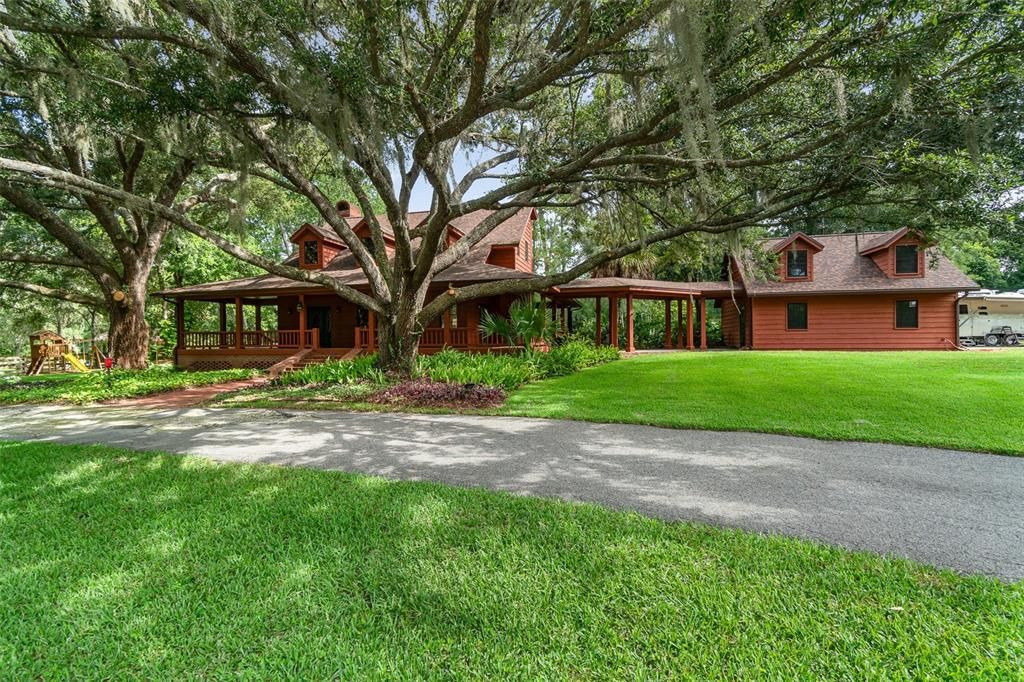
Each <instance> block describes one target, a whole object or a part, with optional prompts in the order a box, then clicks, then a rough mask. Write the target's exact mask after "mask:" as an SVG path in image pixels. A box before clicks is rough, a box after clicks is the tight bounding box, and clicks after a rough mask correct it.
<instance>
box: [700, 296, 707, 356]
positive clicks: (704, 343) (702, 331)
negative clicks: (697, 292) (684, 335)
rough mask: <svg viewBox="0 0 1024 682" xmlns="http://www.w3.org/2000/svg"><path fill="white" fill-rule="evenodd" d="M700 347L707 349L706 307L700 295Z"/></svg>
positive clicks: (705, 301) (705, 302) (704, 300)
mask: <svg viewBox="0 0 1024 682" xmlns="http://www.w3.org/2000/svg"><path fill="white" fill-rule="evenodd" d="M700 349H701V350H707V349H708V307H707V299H706V298H704V297H703V296H701V297H700Z"/></svg>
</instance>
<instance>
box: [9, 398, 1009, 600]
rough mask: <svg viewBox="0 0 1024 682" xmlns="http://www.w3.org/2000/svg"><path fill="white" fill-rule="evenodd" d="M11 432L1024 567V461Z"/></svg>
mask: <svg viewBox="0 0 1024 682" xmlns="http://www.w3.org/2000/svg"><path fill="white" fill-rule="evenodd" d="M0 438H9V439H10V438H14V439H33V440H49V441H55V442H65V443H107V444H110V445H117V446H123V447H126V448H133V449H141V450H166V451H170V452H178V453H194V454H198V455H204V456H207V457H212V458H214V459H218V460H225V461H244V462H262V463H275V464H285V465H297V466H309V467H315V468H322V469H340V470H344V471H356V472H364V473H370V474H378V475H381V476H386V477H389V478H395V479H407V480H431V481H440V482H444V483H452V484H456V485H465V486H479V487H483V488H491V489H494V490H506V491H512V492H517V493H523V494H531V495H539V496H546V497H560V498H564V499H569V500H584V501H588V502H597V503H600V504H603V505H607V506H609V507H615V508H620V509H634V510H637V511H640V512H642V513H644V514H649V515H652V516H657V517H660V518H664V519H670V520H676V519H686V520H693V521H703V522H709V523H714V524H718V525H724V526H734V527H739V528H745V529H749V530H755V531H769V532H778V533H783V534H786V535H792V536H798V537H803V538H810V539H814V540H820V541H823V542H828V543H831V544H836V545H841V546H844V547H849V548H854V549H867V550H873V551H876V552H881V553H887V554H894V555H899V556H907V557H911V558H914V559H917V560H918V561H922V562H925V563H929V564H933V565H938V566H945V567H950V568H953V569H956V570H959V571H962V572H968V573H970V572H976V573H986V574H991V575H996V576H1001V577H1003V578H1006V579H1012V580H1018V579H1020V578H1024V458H1014V457H1003V456H999V455H988V454H975V453H966V452H953V451H946V450H933V449H928V448H911V447H901V446H893V445H877V444H870V443H838V442H825V441H816V440H810V439H805V438H790V437H785V436H771V435H764V434H751V433H716V432H707V431H677V430H670V429H660V428H653V427H644V426H627V425H617V424H588V423H583V422H563V421H547V420H539V419H516V418H494V417H470V416H427V415H392V414H352V413H345V412H298V411H283V410H241V409H210V408H185V409H169V410H138V409H123V408H110V407H92V408H70V407H52V406H46V407H39V406H21V407H13V408H3V409H0Z"/></svg>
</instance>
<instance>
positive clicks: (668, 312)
mask: <svg viewBox="0 0 1024 682" xmlns="http://www.w3.org/2000/svg"><path fill="white" fill-rule="evenodd" d="M662 346H663V347H664V348H671V347H672V299H670V298H666V299H665V342H664V343H663V344H662Z"/></svg>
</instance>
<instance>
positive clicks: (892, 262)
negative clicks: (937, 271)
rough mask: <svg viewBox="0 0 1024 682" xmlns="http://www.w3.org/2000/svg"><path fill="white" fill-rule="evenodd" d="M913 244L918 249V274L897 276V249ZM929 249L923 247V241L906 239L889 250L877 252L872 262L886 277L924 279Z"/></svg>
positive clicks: (872, 257) (873, 255) (872, 256)
mask: <svg viewBox="0 0 1024 682" xmlns="http://www.w3.org/2000/svg"><path fill="white" fill-rule="evenodd" d="M907 244H913V245H914V246H916V247H917V274H915V275H897V274H896V247H897V246H904V245H907ZM926 251H927V249H926V248H925V247H924V246H922V245H921V240H919V239H917V238H915V237H904V238H903V239H900V240H899V241H897V242H896V243H895V244H893V245H892V246H890V247H889V248H887V249H883V250H881V251H876V252H875V253H873V254H871V256H870V257H871V260H873V261H874V262H875V265H877V266H878V269H879V270H881V271H882V272H884V273H885V276H886V277H899V278H903V277H924V269H925V253H926Z"/></svg>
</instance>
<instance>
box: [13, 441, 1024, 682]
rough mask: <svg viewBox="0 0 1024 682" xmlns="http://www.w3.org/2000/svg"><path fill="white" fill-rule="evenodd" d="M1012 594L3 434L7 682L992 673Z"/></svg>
mask: <svg viewBox="0 0 1024 682" xmlns="http://www.w3.org/2000/svg"><path fill="white" fill-rule="evenodd" d="M1022 633H1024V588H1022V584H1020V583H1018V584H1016V585H1006V584H1003V583H1000V582H999V581H996V580H992V579H988V578H981V577H961V576H958V575H956V574H954V573H951V572H948V571H937V570H933V569H930V568H926V567H922V566H919V565H917V564H914V563H912V562H909V561H904V560H894V559H885V558H881V557H879V556H875V555H871V554H869V553H864V552H858V553H853V552H846V551H843V550H840V549H835V548H829V547H824V546H820V545H817V544H813V543H809V542H803V541H797V540H790V539H784V538H780V537H767V536H761V535H756V534H751V533H745V532H741V531H734V530H721V529H715V528H710V527H705V526H700V525H692V524H685V523H673V524H670V523H665V522H661V521H657V520H652V519H647V518H643V517H641V516H638V515H635V514H628V513H621V512H613V511H608V510H604V509H601V508H598V507H594V506H589V505H578V504H569V503H564V502H555V501H546V500H538V499H531V498H523V497H515V496H511V495H505V494H499V493H492V492H486V491H478V490H467V489H461V488H453V487H447V486H442V485H437V484H426V483H399V482H388V481H385V480H382V479H379V478H372V477H366V476H356V475H348V474H342V473H337V472H322V471H315V470H305V469H285V468H278V467H269V466H259V465H228V464H215V463H212V462H210V461H208V460H204V459H199V458H183V457H177V456H171V455H160V454H156V455H154V454H142V453H134V452H129V451H124V450H117V449H112V448H106V447H95V446H61V445H53V444H46V443H43V444H18V443H2V442H0V667H2V669H3V670H4V671H5V674H8V675H11V676H12V677H15V678H45V679H48V678H54V677H62V678H63V677H71V678H110V677H141V678H153V677H161V678H180V677H213V678H223V677H229V676H230V677H250V678H261V679H268V678H269V679H273V678H279V677H289V678H303V679H325V678H340V679H353V678H365V677H376V678H386V679H394V678H399V677H401V678H422V677H467V676H472V677H484V678H499V679H501V678H508V677H513V678H523V679H536V678H591V679H606V678H610V677H623V678H625V677H628V678H648V677H655V678H665V677H691V678H699V679H709V678H728V679H737V678H749V677H761V678H763V677H773V678H790V677H803V678H822V677H830V678H839V677H846V678H853V679H860V678H891V677H897V678H905V677H934V678H953V677H960V678H973V679H978V678H1004V679H1006V678H1011V677H1016V676H1019V674H1020V670H1021V665H1022V663H1024V639H1022V637H1024V634H1022Z"/></svg>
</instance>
